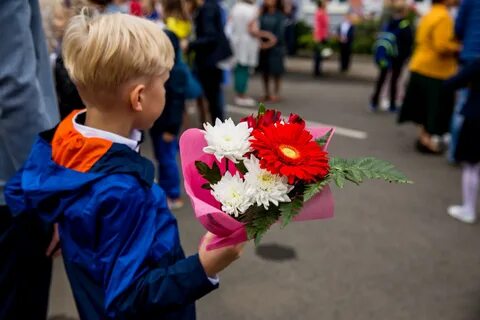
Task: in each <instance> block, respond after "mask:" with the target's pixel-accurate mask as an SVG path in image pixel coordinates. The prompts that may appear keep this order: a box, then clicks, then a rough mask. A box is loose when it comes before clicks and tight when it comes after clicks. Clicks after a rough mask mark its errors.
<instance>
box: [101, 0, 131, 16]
mask: <svg viewBox="0 0 480 320" xmlns="http://www.w3.org/2000/svg"><path fill="white" fill-rule="evenodd" d="M129 12H130V8H129V6H128V2H127V0H112V1H110V2H109V3H108V4H106V6H105V8H104V10H103V12H102V13H129Z"/></svg>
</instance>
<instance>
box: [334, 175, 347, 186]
mask: <svg viewBox="0 0 480 320" xmlns="http://www.w3.org/2000/svg"><path fill="white" fill-rule="evenodd" d="M333 181H335V184H336V185H337V187H339V188H340V189H341V188H343V187H344V186H345V175H344V174H336V175H333Z"/></svg>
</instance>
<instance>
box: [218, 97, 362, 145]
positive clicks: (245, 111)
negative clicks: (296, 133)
mask: <svg viewBox="0 0 480 320" xmlns="http://www.w3.org/2000/svg"><path fill="white" fill-rule="evenodd" d="M227 111H228V112H231V113H235V114H240V115H243V116H249V115H251V114H254V113H255V112H256V109H255V108H247V107H237V106H233V105H230V104H229V105H227ZM306 122H307V125H308V126H312V127H317V126H321V127H334V128H335V134H336V135H339V136H343V137H348V138H352V139H360V140H363V139H367V137H368V134H367V133H366V132H365V131H360V130H355V129H349V128H343V127H339V126H336V125H333V124H326V123H320V122H316V121H309V120H306Z"/></svg>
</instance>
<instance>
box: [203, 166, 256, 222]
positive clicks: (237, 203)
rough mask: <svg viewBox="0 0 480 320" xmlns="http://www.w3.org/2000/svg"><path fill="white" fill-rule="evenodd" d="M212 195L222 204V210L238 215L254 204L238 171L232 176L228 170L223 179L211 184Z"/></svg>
mask: <svg viewBox="0 0 480 320" xmlns="http://www.w3.org/2000/svg"><path fill="white" fill-rule="evenodd" d="M211 187H212V191H211V193H212V195H213V196H214V197H215V199H217V201H218V202H220V203H221V204H222V210H223V211H224V212H226V213H228V214H229V215H233V216H235V217H238V216H239V215H240V214H243V213H245V211H246V210H247V209H248V208H250V207H251V206H252V205H253V202H252V199H251V196H250V194H249V193H248V189H247V186H246V184H245V182H244V181H243V179H242V178H240V175H239V174H238V172H237V173H236V174H235V175H234V176H232V174H231V173H230V172H228V171H227V172H226V173H225V175H224V176H223V177H222V179H221V180H220V181H219V182H218V183H216V184H213V185H211Z"/></svg>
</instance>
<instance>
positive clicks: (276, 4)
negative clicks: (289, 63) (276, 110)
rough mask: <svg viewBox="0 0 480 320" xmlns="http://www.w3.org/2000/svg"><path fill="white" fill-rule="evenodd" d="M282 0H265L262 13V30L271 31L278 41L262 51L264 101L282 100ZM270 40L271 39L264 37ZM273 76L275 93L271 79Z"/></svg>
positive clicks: (283, 46) (283, 65) (261, 66)
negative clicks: (271, 87)
mask: <svg viewBox="0 0 480 320" xmlns="http://www.w3.org/2000/svg"><path fill="white" fill-rule="evenodd" d="M283 12H284V11H283V4H282V0H265V1H264V3H263V7H262V10H261V15H260V30H262V31H266V32H269V33H271V34H272V35H273V36H274V37H275V39H276V41H275V45H273V46H266V47H264V48H262V50H261V51H260V63H259V69H260V72H261V73H262V77H263V85H264V91H265V95H264V98H263V101H264V102H267V103H268V102H269V103H275V102H279V101H280V87H281V82H282V75H283V74H284V72H285V61H284V60H285V50H286V49H285V15H284V13H283ZM262 41H265V42H270V41H271V40H266V39H262ZM272 78H273V81H274V88H273V95H272V91H271V90H270V80H271V79H272Z"/></svg>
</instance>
